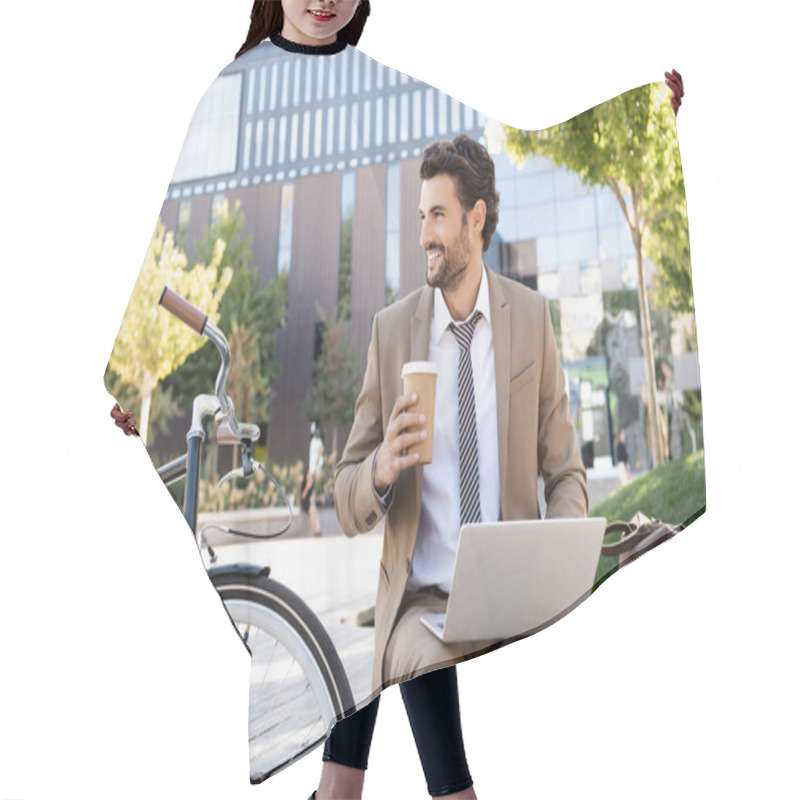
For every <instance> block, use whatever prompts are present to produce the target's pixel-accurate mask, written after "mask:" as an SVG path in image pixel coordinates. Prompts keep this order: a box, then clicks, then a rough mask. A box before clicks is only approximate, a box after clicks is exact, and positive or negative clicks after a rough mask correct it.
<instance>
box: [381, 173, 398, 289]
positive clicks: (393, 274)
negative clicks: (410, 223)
mask: <svg viewBox="0 0 800 800" xmlns="http://www.w3.org/2000/svg"><path fill="white" fill-rule="evenodd" d="M384 277H385V285H386V295H385V302H386V305H390V304H391V303H393V302H394V301H395V300H396V299H397V298H398V296H399V294H400V164H390V165H389V166H388V167H386V267H385V272H384Z"/></svg>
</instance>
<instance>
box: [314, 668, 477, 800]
mask: <svg viewBox="0 0 800 800" xmlns="http://www.w3.org/2000/svg"><path fill="white" fill-rule="evenodd" d="M400 692H401V693H402V695H403V702H404V703H405V706H406V713H407V714H408V721H409V722H410V723H411V730H412V731H413V733H414V740H415V741H416V743H417V751H418V752H419V758H420V761H421V762H422V769H423V771H424V773H425V780H426V782H427V784H428V792H429V793H430V795H431V796H432V797H439V796H441V795H445V794H452V793H453V792H460V791H462V790H464V789H468V788H469V787H470V786H472V778H471V777H470V774H469V767H468V766H467V756H466V754H465V753H464V739H463V737H462V735H461V713H460V710H459V705H458V681H457V680H456V668H455V667H454V666H453V667H447V668H445V669H437V670H434V671H433V672H426V673H425V674H424V675H420V676H419V677H417V678H414V679H413V680H411V681H404V682H403V683H401V684H400ZM379 701H380V695H379V696H378V697H376V698H375V699H374V700H373V701H372V702H371V703H370V704H369V705H368V706H366V707H365V708H362V709H361V711H358V712H356V713H355V714H352V715H351V716H349V717H345V718H344V719H343V720H341V721H339V722H337V723H336V727H335V728H334V729H333V731H332V732H331V735H330V736H329V737H328V739H327V741H326V742H325V750H324V752H323V754H322V760H323V761H333V762H334V763H336V764H343V765H344V766H346V767H354V768H355V769H366V768H367V760H368V758H369V748H370V745H371V744H372V733H373V731H374V730H375V720H376V718H377V716H378V702H379Z"/></svg>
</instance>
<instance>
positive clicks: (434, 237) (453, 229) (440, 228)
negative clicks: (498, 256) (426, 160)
mask: <svg viewBox="0 0 800 800" xmlns="http://www.w3.org/2000/svg"><path fill="white" fill-rule="evenodd" d="M419 216H420V220H421V222H422V230H421V232H420V237H419V243H420V244H421V245H422V249H423V250H424V251H425V257H426V261H427V276H426V277H427V281H428V286H432V287H434V288H438V289H441V290H442V291H444V292H453V291H455V290H456V289H458V287H459V286H460V285H461V283H462V281H463V280H464V278H465V277H466V274H467V267H468V266H469V263H470V261H471V260H472V257H473V254H474V253H475V249H476V243H475V242H474V241H473V240H474V238H475V237H474V235H472V236H471V232H470V224H471V222H472V220H471V219H470V212H465V211H464V208H463V207H462V205H461V201H460V200H459V199H458V195H457V194H456V184H455V181H454V180H453V178H451V177H450V176H449V175H443V174H442V175H435V176H434V177H433V178H430V179H428V180H425V181H423V182H422V193H421V195H420V203H419Z"/></svg>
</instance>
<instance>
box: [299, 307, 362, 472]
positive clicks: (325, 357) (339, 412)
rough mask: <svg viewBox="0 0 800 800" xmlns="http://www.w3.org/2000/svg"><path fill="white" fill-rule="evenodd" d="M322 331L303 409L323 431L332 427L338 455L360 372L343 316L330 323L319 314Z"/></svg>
mask: <svg viewBox="0 0 800 800" xmlns="http://www.w3.org/2000/svg"><path fill="white" fill-rule="evenodd" d="M320 316H322V318H323V324H324V325H325V332H324V337H323V342H322V349H321V350H320V354H319V356H318V357H317V360H316V361H315V362H314V383H313V385H312V387H311V390H310V391H309V393H308V394H307V395H306V399H305V401H304V403H303V411H304V412H305V415H306V417H307V418H308V420H309V422H316V423H317V425H318V426H319V427H320V428H321V429H322V430H324V429H325V428H329V427H333V453H334V454H335V455H336V457H337V458H338V454H339V439H338V429H339V428H340V427H348V428H349V427H350V426H351V425H352V424H353V411H354V409H355V402H356V398H357V397H358V392H359V389H360V388H361V377H362V376H361V373H360V371H359V369H358V366H357V364H356V358H355V354H354V353H353V350H352V348H351V347H350V344H349V341H348V325H347V322H346V321H345V320H343V319H338V320H336V322H334V323H332V324H329V323H328V322H327V321H326V320H325V317H324V314H321V315H320Z"/></svg>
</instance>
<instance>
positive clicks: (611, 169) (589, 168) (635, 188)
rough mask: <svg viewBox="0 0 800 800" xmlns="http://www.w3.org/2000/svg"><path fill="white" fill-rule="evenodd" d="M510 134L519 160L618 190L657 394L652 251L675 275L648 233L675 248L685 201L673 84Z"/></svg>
mask: <svg viewBox="0 0 800 800" xmlns="http://www.w3.org/2000/svg"><path fill="white" fill-rule="evenodd" d="M503 134H504V142H503V144H504V147H505V149H506V151H507V152H508V154H509V156H510V157H511V158H512V159H513V160H515V161H516V162H517V163H519V164H521V163H522V162H523V161H524V160H525V159H526V158H528V157H530V156H536V155H542V156H545V157H547V158H549V159H550V160H551V161H553V163H555V164H556V166H565V167H567V169H569V170H571V171H573V172H575V173H576V174H577V175H578V176H579V177H580V178H581V180H582V181H583V183H584V184H585V185H587V186H594V185H604V186H608V187H609V188H610V189H611V191H612V192H613V193H614V196H615V197H616V198H617V202H618V203H619V206H620V208H621V209H622V213H623V215H624V217H625V221H626V222H627V225H628V230H629V231H630V234H631V239H632V241H633V247H634V252H635V253H636V264H637V269H638V277H639V311H640V314H639V316H640V320H641V323H642V326H641V329H642V352H643V354H644V358H645V365H646V368H647V386H648V392H649V396H650V397H653V398H654V397H655V396H656V377H655V359H654V355H653V335H652V328H651V324H650V307H649V302H648V297H647V288H646V284H645V275H644V253H645V251H646V250H647V252H648V253H650V252H657V253H658V254H659V259H660V261H658V260H657V261H656V263H657V264H661V265H664V266H665V269H666V272H664V273H662V277H663V279H664V281H665V282H668V281H669V280H670V277H671V269H670V263H669V262H668V261H667V260H666V259H665V258H662V257H661V255H660V253H661V252H662V249H659V248H656V247H654V244H655V242H654V243H653V244H651V243H649V242H648V238H649V237H650V236H651V234H652V231H653V229H654V227H655V229H656V230H657V231H658V237H659V239H658V241H659V243H660V244H659V247H660V248H663V252H670V251H669V248H665V246H664V240H665V239H667V238H668V234H669V225H668V224H667V220H672V221H673V222H675V223H676V224H677V221H678V217H677V216H676V214H677V211H676V209H679V208H680V206H681V205H682V204H683V203H684V198H683V173H682V171H681V165H680V155H679V153H678V138H677V134H676V131H675V119H674V114H673V112H672V109H671V106H670V104H669V102H668V100H667V92H666V88H665V87H664V86H663V85H661V84H650V85H647V86H640V87H639V88H638V89H634V90H632V91H630V92H625V93H624V94H621V95H619V96H618V97H615V98H613V99H612V100H609V101H607V102H605V103H603V104H602V105H599V106H595V107H594V108H592V109H589V110H588V111H586V112H584V113H583V114H579V115H578V116H577V117H573V118H572V119H571V120H568V121H567V122H564V123H562V124H560V125H555V126H554V127H552V128H547V129H546V130H543V131H523V130H518V129H516V128H511V127H507V126H504V127H503ZM684 213H685V211H684ZM687 241H688V240H687ZM676 252H677V251H674V253H676ZM674 253H673V254H674ZM648 424H649V427H650V441H651V442H652V443H653V446H652V457H653V463H654V465H655V466H658V465H660V464H663V463H664V453H663V448H662V446H661V440H660V437H659V436H658V433H657V430H658V429H657V424H658V423H657V420H656V417H655V415H653V414H651V415H649V419H648Z"/></svg>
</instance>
